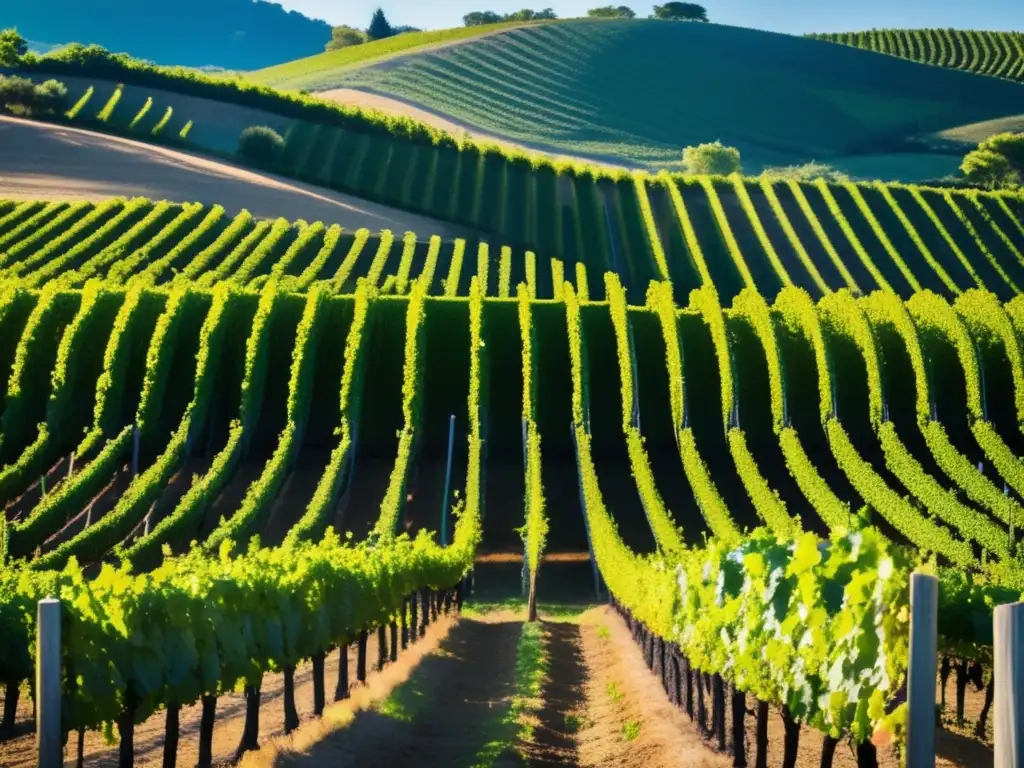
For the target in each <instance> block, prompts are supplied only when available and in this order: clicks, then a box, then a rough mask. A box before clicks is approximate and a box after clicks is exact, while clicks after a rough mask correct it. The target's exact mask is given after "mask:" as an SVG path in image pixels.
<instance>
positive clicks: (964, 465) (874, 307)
mask: <svg viewBox="0 0 1024 768" xmlns="http://www.w3.org/2000/svg"><path fill="white" fill-rule="evenodd" d="M969 293H970V292H969ZM861 305H862V306H863V307H864V310H865V312H866V313H867V315H868V317H869V319H870V321H871V324H872V326H873V327H874V329H875V333H876V334H878V337H879V339H880V340H882V341H887V342H888V343H889V344H893V345H894V344H899V345H901V346H902V348H903V350H904V351H905V352H906V354H907V356H908V357H909V360H910V364H911V367H912V369H913V371H914V380H915V411H916V420H917V424H918V428H919V429H920V431H921V433H922V435H923V437H924V439H925V443H926V444H927V446H928V449H929V451H930V452H931V454H932V456H933V457H934V459H935V461H936V463H937V464H938V466H939V468H940V469H941V470H942V471H943V473H944V474H945V475H946V476H947V477H949V478H950V479H951V480H952V481H953V483H954V484H955V485H956V486H957V487H958V488H960V489H961V490H963V491H964V492H965V493H966V494H967V496H968V498H970V499H972V500H973V501H975V502H976V503H978V504H980V505H982V506H983V507H985V508H986V509H988V510H990V511H991V512H992V513H994V514H995V515H996V516H997V517H998V518H999V519H1000V520H1002V521H1004V522H1009V521H1011V520H1014V519H1024V509H1021V508H1020V506H1019V505H1018V504H1017V502H1016V501H1015V500H1014V499H1012V498H1010V497H1009V496H1006V495H1004V494H1003V493H1002V492H1001V491H1000V490H999V489H998V488H996V486H995V485H993V484H992V482H991V481H990V480H989V479H988V478H986V477H985V475H983V474H982V473H981V472H980V471H978V468H977V467H976V466H975V465H974V464H973V463H972V462H971V461H970V460H969V459H968V458H967V457H966V456H964V455H963V454H962V453H961V452H960V451H959V450H957V448H956V446H954V444H953V442H952V441H951V440H950V438H949V435H948V434H946V430H945V428H944V427H943V426H942V424H941V423H939V422H938V421H933V420H932V418H931V408H930V406H931V401H932V398H933V397H934V393H933V392H932V391H931V386H930V384H929V380H928V373H927V368H926V363H925V357H924V352H923V351H922V348H921V342H920V338H919V335H918V332H917V327H916V326H915V324H914V321H913V319H912V318H911V316H910V313H909V312H908V311H907V307H906V305H905V304H904V303H903V302H902V301H900V300H899V298H897V297H895V296H892V295H891V294H885V293H881V292H878V293H874V294H872V295H871V296H869V297H866V298H864V299H861Z"/></svg>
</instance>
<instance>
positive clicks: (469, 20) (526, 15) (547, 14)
mask: <svg viewBox="0 0 1024 768" xmlns="http://www.w3.org/2000/svg"><path fill="white" fill-rule="evenodd" d="M557 18H558V14H556V13H555V12H554V10H552V9H551V8H544V9H543V10H540V11H534V10H530V9H529V8H524V9H523V10H521V11H515V12H514V13H506V14H504V15H502V14H500V13H495V12H494V11H473V12H472V13H467V14H466V15H465V16H463V17H462V23H463V24H465V25H466V26H467V27H478V26H480V25H481V24H497V23H499V22H502V21H544V20H549V19H557Z"/></svg>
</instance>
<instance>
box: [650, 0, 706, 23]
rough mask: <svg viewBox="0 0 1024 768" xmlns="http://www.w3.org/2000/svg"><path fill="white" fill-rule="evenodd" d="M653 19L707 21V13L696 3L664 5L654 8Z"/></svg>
mask: <svg viewBox="0 0 1024 768" xmlns="http://www.w3.org/2000/svg"><path fill="white" fill-rule="evenodd" d="M651 18H654V19H671V20H674V21H707V20H708V11H707V9H706V8H705V7H704V6H703V5H697V3H665V4H664V5H656V6H654V15H653V16H652V17H651Z"/></svg>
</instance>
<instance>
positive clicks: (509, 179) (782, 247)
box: [283, 124, 1024, 303]
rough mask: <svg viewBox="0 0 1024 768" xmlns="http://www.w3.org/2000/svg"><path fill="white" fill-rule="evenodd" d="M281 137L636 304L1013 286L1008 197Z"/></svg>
mask: <svg viewBox="0 0 1024 768" xmlns="http://www.w3.org/2000/svg"><path fill="white" fill-rule="evenodd" d="M287 139H288V141H287V146H286V150H285V153H284V159H283V164H284V167H285V168H286V169H287V170H288V171H289V172H290V173H293V174H294V175H296V176H298V177H299V178H303V179H306V180H308V181H310V182H313V183H318V184H322V185H325V186H331V187H335V188H338V189H343V190H346V191H349V192H352V193H355V194H358V195H360V196H362V197H366V198H369V199H375V200H380V201H382V202H386V203H388V204H392V205H396V206H398V207H402V208H405V209H408V210H412V211H416V212H418V213H422V214H425V215H428V216H432V217H434V218H437V219H441V220H445V221H455V222H458V223H461V224H464V225H466V226H471V227H475V228H477V229H480V230H483V231H486V232H490V233H494V234H495V235H496V236H498V238H499V239H500V240H501V241H502V242H504V243H508V244H511V245H515V246H517V247H521V248H525V249H529V250H532V251H535V252H537V253H543V254H544V255H546V256H552V257H556V258H558V259H560V260H562V261H564V262H566V263H567V264H572V263H574V262H580V263H584V264H585V265H586V266H587V267H588V268H590V269H591V271H592V272H598V273H603V272H605V271H609V270H610V271H615V272H618V273H619V274H620V275H622V278H623V281H624V282H625V284H626V289H627V292H628V293H629V296H630V298H631V300H632V301H634V302H637V301H640V300H641V298H642V296H643V291H644V290H645V286H646V285H647V282H648V281H649V280H651V279H657V280H666V279H670V280H671V281H672V283H673V284H674V285H675V287H676V300H677V302H678V303H685V301H686V296H687V295H688V293H689V291H690V290H692V289H694V288H696V287H699V286H700V285H705V284H707V283H708V282H713V283H714V285H715V286H716V288H717V289H718V291H719V293H720V294H721V295H722V296H723V297H724V298H726V299H731V298H732V297H733V296H735V295H736V294H738V293H739V292H740V290H742V289H743V288H744V287H753V288H755V289H757V290H758V291H759V292H760V293H762V294H763V295H765V296H767V297H769V298H771V297H774V296H775V295H776V294H777V293H778V291H779V290H780V289H781V288H782V287H784V286H787V285H797V286H800V287H803V288H805V289H807V290H808V291H809V292H811V294H812V295H814V296H820V295H822V294H824V293H826V292H827V291H829V290H838V289H840V288H843V287H846V288H849V289H850V290H853V291H857V292H860V293H865V294H866V293H870V292H871V291H873V290H875V289H878V288H881V289H886V290H888V289H891V290H893V291H895V292H896V293H898V294H900V295H901V296H904V297H906V296H909V295H910V294H911V293H913V292H914V291H916V290H922V289H930V290H935V291H937V292H941V293H943V294H945V295H947V296H953V295H956V294H958V293H959V292H961V291H964V290H967V289H969V288H972V287H981V288H985V289H987V290H991V291H993V292H995V293H996V294H997V295H999V296H1000V297H1001V298H1004V299H1007V298H1009V297H1010V296H1013V295H1015V294H1016V293H1017V292H1018V286H1020V285H1024V225H1022V224H1021V198H1020V197H1019V196H1012V195H1003V194H987V193H981V192H973V191H972V192H963V191H951V190H934V189H926V188H919V187H912V186H903V185H885V184H881V183H877V184H854V183H847V184H826V183H824V182H820V183H808V184H798V183H795V182H792V183H791V182H761V181H756V180H733V179H711V178H686V177H679V176H668V175H660V176H653V177H651V176H645V175H632V174H628V173H626V172H621V173H614V172H609V171H604V170H599V169H596V168H587V167H579V166H574V165H571V164H554V165H549V164H531V162H530V161H529V160H528V159H527V158H526V157H525V156H523V157H521V158H519V159H513V160H507V159H506V158H505V157H504V156H502V155H500V154H497V153H488V152H483V153H479V152H477V151H476V150H475V148H474V147H472V146H467V147H466V148H464V149H462V150H461V151H459V150H456V149H448V148H443V147H420V146H417V145H414V144H409V143H398V142H395V141H392V140H390V139H387V138H384V137H380V136H369V135H362V136H360V135H358V134H353V133H348V132H345V131H344V130H341V129H332V128H330V127H328V126H318V125H309V124H298V125H296V127H295V128H294V129H293V131H292V132H291V133H290V134H289V136H288V137H287Z"/></svg>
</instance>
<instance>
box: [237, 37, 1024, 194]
mask: <svg viewBox="0 0 1024 768" xmlns="http://www.w3.org/2000/svg"><path fill="white" fill-rule="evenodd" d="M321 63H322V66H321ZM666 72H668V73H678V74H677V76H674V77H663V76H661V75H662V74H663V73H666ZM253 77H254V78H255V79H256V80H257V81H259V82H261V83H264V84H268V85H273V86H277V87H286V88H301V89H304V90H310V91H321V92H327V93H325V95H330V92H331V91H332V90H335V89H344V90H345V92H347V93H348V94H349V95H350V94H351V91H352V90H353V89H354V90H358V91H361V92H368V93H372V94H377V95H381V96H385V97H388V98H391V99H392V100H394V102H395V103H396V109H399V110H401V109H403V105H404V106H405V107H409V106H412V107H417V108H422V109H424V110H428V111H431V112H433V113H436V114H438V115H439V116H442V117H444V118H446V119H448V120H449V121H451V122H453V123H455V124H457V125H461V126H463V127H464V128H465V129H466V130H468V131H470V132H472V133H482V134H486V135H488V136H489V137H497V138H501V139H506V140H508V141H513V142H516V143H519V144H521V145H524V146H526V147H528V148H533V149H539V150H542V151H547V152H550V153H555V154H564V155H571V156H580V157H586V158H591V159H597V160H603V161H607V162H611V163H615V164H620V165H629V166H634V167H646V168H662V167H672V166H673V164H675V163H676V162H677V160H678V158H679V156H680V151H681V149H682V147H684V146H687V145H692V144H698V143H701V142H705V141H714V140H716V139H718V140H721V141H722V142H724V143H726V144H730V145H733V146H736V147H738V148H739V149H740V150H741V152H742V153H743V158H744V169H745V170H746V171H748V172H757V171H759V170H761V169H762V168H764V167H766V166H778V165H790V164H797V163H803V162H807V161H810V160H812V159H814V160H819V161H825V162H829V163H831V164H833V165H835V166H837V167H838V168H840V169H849V170H850V172H851V173H852V174H853V175H855V176H857V177H867V178H876V177H882V178H887V179H900V180H920V179H927V178H936V177H941V176H943V175H946V174H948V173H952V172H954V171H955V169H956V166H957V164H958V163H957V161H956V158H955V157H954V155H955V152H949V153H948V154H945V155H943V154H937V153H936V152H934V151H933V149H932V148H931V146H930V144H929V142H928V141H927V140H926V139H925V137H928V136H929V135H931V134H934V133H937V132H940V131H947V130H951V129H955V128H956V127H958V126H961V125H964V124H974V123H982V122H985V121H992V120H1000V119H1004V118H1007V117H1009V116H1013V115H1017V114H1020V113H1024V89H1021V88H1020V87H1019V86H1018V85H1016V84H1012V83H1006V82H1000V81H997V80H995V79H992V78H980V77H978V76H977V75H972V74H968V73H963V72H953V71H948V70H944V69H938V68H933V67H922V66H920V65H918V64H916V63H913V62H908V61H900V60H898V59H895V58H893V57H881V56H875V55H872V54H869V53H867V52H865V51H860V50H856V49H853V48H850V47H841V46H835V45H827V44H825V43H823V42H822V41H818V40H809V39H804V38H797V37H791V36H787V35H779V34H774V33H767V32H760V31H756V30H750V29H741V28H733V27H725V26H719V25H713V24H712V25H707V24H671V23H665V22H659V21H646V20H644V21H641V20H633V21H592V20H572V21H566V22H558V23H552V24H545V25H543V26H537V27H530V28H521V29H512V30H509V31H505V32H502V33H501V34H493V35H489V36H487V37H484V38H480V39H474V40H471V41H468V42H464V43H462V44H459V45H449V46H446V47H443V48H439V49H432V50H427V51H424V52H417V51H412V52H410V53H409V54H408V55H405V56H393V57H389V58H387V59H386V60H378V61H369V62H367V61H366V60H360V61H357V62H353V63H339V64H338V66H330V62H329V60H327V59H325V58H321V59H319V63H318V61H317V60H315V59H309V60H306V61H305V62H304V63H303V64H302V65H301V66H292V67H291V68H277V69H276V70H266V71H263V72H257V73H255V74H254V75H253ZM345 99H346V95H345V93H342V94H340V95H339V100H345ZM894 155H896V157H894Z"/></svg>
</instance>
